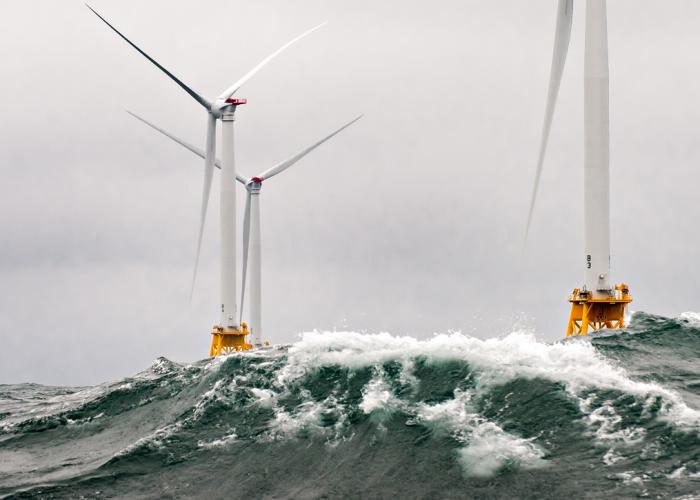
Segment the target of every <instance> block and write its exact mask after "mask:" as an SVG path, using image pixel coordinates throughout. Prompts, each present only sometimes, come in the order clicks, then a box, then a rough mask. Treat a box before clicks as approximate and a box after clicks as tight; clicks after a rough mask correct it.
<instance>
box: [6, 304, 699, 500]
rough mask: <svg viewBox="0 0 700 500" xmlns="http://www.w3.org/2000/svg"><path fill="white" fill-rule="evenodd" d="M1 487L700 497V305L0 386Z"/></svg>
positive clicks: (336, 340)
mask: <svg viewBox="0 0 700 500" xmlns="http://www.w3.org/2000/svg"><path fill="white" fill-rule="evenodd" d="M0 497H9V498H25V497H41V498H103V497H104V498H110V497H119V498H188V497H189V498H191V497H200V498H396V497H400V498H533V499H535V498H536V499H544V498H556V499H567V498H568V499H573V498H616V499H617V498H676V499H696V498H697V499H700V314H698V313H684V314H682V315H681V316H679V317H677V318H665V317H660V316H654V315H651V314H645V313H635V314H634V315H633V317H632V320H631V323H630V326H629V328H628V329H627V330H626V331H625V332H623V333H615V334H600V335H596V336H591V337H588V338H586V339H575V340H572V341H562V342H557V343H544V342H541V341H538V340H537V339H536V338H535V336H534V335H532V334H528V333H525V332H514V333H512V334H510V335H507V336H504V337H501V338H493V339H488V340H482V339H477V338H473V337H470V336H467V335H462V334H459V333H451V334H440V335H435V336H433V337H431V338H429V339H427V340H417V339H414V338H411V337H399V336H392V335H389V334H362V333H356V332H332V333H322V332H311V333H306V334H304V335H303V337H302V339H301V340H300V341H299V342H297V343H295V344H293V345H286V346H277V347H275V348H273V349H270V350H267V351H260V352H250V353H242V354H235V355H231V356H228V357H225V358H218V359H213V360H202V361H198V362H195V363H191V364H179V363H174V362H172V361H169V360H167V359H165V358H159V359H157V360H156V361H155V362H154V363H153V365H152V366H150V367H149V368H147V369H146V370H144V371H143V372H141V373H138V374H136V375H134V376H133V377H130V378H127V379H124V380H120V381H118V382H114V383H107V384H102V385H99V386H94V387H47V386H41V385H35V384H19V385H0Z"/></svg>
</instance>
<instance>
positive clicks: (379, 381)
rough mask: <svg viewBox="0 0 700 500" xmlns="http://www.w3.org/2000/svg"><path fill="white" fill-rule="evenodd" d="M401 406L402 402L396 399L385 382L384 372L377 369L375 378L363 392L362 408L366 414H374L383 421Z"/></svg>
mask: <svg viewBox="0 0 700 500" xmlns="http://www.w3.org/2000/svg"><path fill="white" fill-rule="evenodd" d="M400 405H401V402H400V401H399V400H398V399H397V398H396V397H394V394H393V393H392V392H391V388H390V387H389V385H388V384H387V383H386V381H385V380H384V377H383V372H382V370H380V369H377V370H376V373H375V376H374V377H373V378H372V380H370V381H369V382H368V383H367V385H366V386H365V388H364V389H363V391H362V401H361V402H360V408H361V409H362V411H363V412H365V414H367V415H369V414H373V415H374V417H375V418H377V417H378V418H380V419H381V418H383V417H385V416H388V415H389V414H391V413H392V412H393V411H394V410H395V409H397V408H399V406H400Z"/></svg>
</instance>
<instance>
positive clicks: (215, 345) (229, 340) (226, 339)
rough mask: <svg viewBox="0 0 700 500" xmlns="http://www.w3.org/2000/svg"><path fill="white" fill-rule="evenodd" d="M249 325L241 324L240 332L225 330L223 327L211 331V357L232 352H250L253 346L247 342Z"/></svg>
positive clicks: (216, 327)
mask: <svg viewBox="0 0 700 500" xmlns="http://www.w3.org/2000/svg"><path fill="white" fill-rule="evenodd" d="M247 336H248V325H246V324H245V323H241V328H240V329H239V330H225V329H224V327H222V326H217V325H214V327H213V328H212V331H211V347H210V348H209V356H210V357H214V356H219V355H221V354H230V353H232V352H240V351H249V350H251V349H252V348H253V344H249V343H248V342H247V341H246V337H247Z"/></svg>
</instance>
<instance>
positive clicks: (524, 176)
mask: <svg viewBox="0 0 700 500" xmlns="http://www.w3.org/2000/svg"><path fill="white" fill-rule="evenodd" d="M92 6H93V7H94V8H95V9H97V10H98V11H100V13H101V14H102V15H104V16H105V17H106V18H107V19H108V20H110V21H111V22H112V23H113V24H115V26H117V27H118V28H119V29H121V30H122V31H123V32H124V33H125V34H126V35H127V36H129V37H131V38H132V39H133V40H134V41H135V42H136V43H138V44H140V45H141V46H142V47H143V48H144V49H145V50H146V51H147V52H149V53H150V54H151V55H152V56H154V57H155V58H156V59H157V60H159V61H160V62H161V63H162V64H163V65H165V66H166V67H167V68H169V69H170V70H171V71H172V72H173V73H175V74H176V75H178V76H179V77H180V78H182V79H183V80H184V81H186V82H188V83H189V84H190V85H191V86H192V87H193V88H194V89H196V90H197V91H199V92H201V93H203V94H205V95H209V96H215V95H218V94H219V93H220V92H221V91H222V90H223V89H225V88H226V87H227V86H229V85H230V84H231V83H233V82H234V81H235V80H237V79H238V78H239V77H240V76H241V75H242V74H243V73H245V72H246V71H248V69H250V68H251V67H252V66H254V65H255V64H256V63H257V62H258V61H259V60H260V59H261V58H263V57H264V56H265V55H267V54H268V53H269V52H271V51H272V50H274V49H275V48H277V47H278V46H279V45H281V44H282V43H284V42H286V41H287V40H289V39H290V38H292V37H294V36H295V35H297V34H298V33H300V32H302V31H304V30H306V29H307V28H309V27H311V26H314V25H315V24H318V23H319V22H321V21H324V20H328V21H329V23H328V24H327V25H326V26H325V27H324V28H322V29H321V30H319V31H317V32H315V33H314V34H312V35H311V36H309V37H307V38H306V39H304V40H303V41H301V42H299V43H298V44H296V45H295V46H294V47H292V48H291V49H289V50H288V51H287V52H285V53H284V54H283V55H282V56H280V57H279V58H277V59H276V60H275V61H274V62H272V63H271V64H269V66H268V67H266V68H265V69H264V70H263V71H262V72H260V73H259V74H258V75H257V76H256V77H255V78H254V79H253V80H251V81H250V82H249V83H248V84H247V85H246V86H245V87H244V88H243V90H242V91H241V92H240V96H241V97H246V98H248V102H249V104H248V105H247V106H245V107H243V108H242V109H240V110H239V112H238V117H237V122H236V123H237V125H236V126H237V132H236V133H237V138H236V141H237V165H238V168H239V170H240V171H241V172H242V173H244V174H249V175H252V174H254V173H257V172H259V171H261V170H263V169H265V168H267V167H269V166H271V165H272V164H274V163H275V162H277V161H279V160H281V159H283V158H285V157H286V156H288V155H289V154H291V153H293V152H295V151H296V150H298V149H300V148H301V147H303V146H305V145H307V144H308V143H311V142H313V141H315V140H316V139H317V138H320V137H321V136H323V135H324V134H326V133H328V132H329V131H330V130H332V129H333V128H335V127H336V126H338V125H340V124H341V123H343V122H344V121H347V120H349V119H350V118H352V117H353V116H355V115H357V114H359V113H365V117H364V118H363V119H362V120H361V121H360V122H358V123H356V124H355V125H353V126H352V127H351V128H350V129H348V130H347V131H345V132H343V133H342V134H341V135H339V136H337V137H336V138H334V139H333V140H332V141H330V142H328V143H327V144H325V145H323V146H322V147H321V148H319V149H318V150H317V151H315V152H314V153H312V154H311V155H310V156H308V157H307V158H306V159H304V160H303V161H302V162H300V163H299V164H297V165H295V166H294V167H293V168H292V169H290V170H289V171H287V172H285V173H284V174H282V175H280V176H279V177H276V178H274V179H273V180H270V181H269V182H268V183H266V184H265V186H264V190H263V195H262V220H263V225H262V226H263V266H264V268H263V296H264V298H263V302H264V303H263V322H264V330H265V337H267V338H269V339H270V340H271V341H272V342H274V343H280V342H292V341H294V340H295V339H296V338H298V334H299V333H300V332H303V331H308V330H312V329H321V330H333V329H337V330H344V329H351V330H360V331H364V330H366V331H370V332H372V331H389V332H391V333H393V334H397V335H399V334H402V335H403V334H409V335H413V336H416V337H419V338H426V337H429V336H431V335H432V334H433V333H434V332H444V331H448V330H461V331H463V332H464V333H468V334H470V335H475V336H479V337H489V336H495V335H504V334H507V333H508V332H510V331H512V330H513V329H516V328H527V329H530V330H533V331H534V332H535V333H536V334H537V335H538V336H539V337H540V338H542V339H544V340H547V341H553V340H556V339H558V338H561V337H562V336H563V333H564V328H565V320H566V317H567V314H568V304H567V302H566V298H567V295H568V293H569V292H570V291H571V289H572V288H573V287H575V286H579V285H580V284H581V281H582V275H583V269H582V266H581V262H582V253H583V252H582V208H581V201H582V186H581V180H582V144H583V137H582V124H583V117H582V111H583V109H582V72H583V33H584V3H583V2H576V3H575V13H574V25H573V33H572V43H571V47H570V52H569V59H568V61H567V67H566V69H565V72H564V80H563V83H562V89H561V93H560V97H559V105H558V108H557V111H556V113H555V117H554V125H553V130H552V135H551V140H550V149H549V154H548V157H547V160H546V162H545V170H544V176H543V179H542V185H541V191H540V193H541V195H540V198H539V203H538V206H537V207H536V213H535V219H534V224H533V228H532V231H531V234H530V238H529V241H528V244H527V247H526V249H525V251H524V252H523V251H522V237H523V230H524V224H525V219H526V209H527V204H528V199H529V196H530V191H531V186H532V180H533V174H534V168H535V160H536V153H537V146H538V141H539V134H540V129H541V124H542V117H543V112H544V102H545V96H546V86H547V82H548V73H549V65H550V61H551V52H552V41H553V33H554V20H555V13H556V2H555V0H528V1H523V0H510V1H508V0H504V1H500V2H492V1H486V0H478V1H465V0H454V1H447V0H445V1H440V2H418V1H412V0H411V1H407V0H400V1H399V0H390V1H382V2H377V1H369V0H354V1H335V0H333V1H328V0H324V1H322V0H309V1H297V2H290V1H282V0H276V1H259V0H256V1H253V0H240V1H217V0H202V1H198V2H184V1H172V0H171V1H167V2H166V1H148V2H144V1H142V0H139V1H136V0H119V1H117V0H93V2H92ZM699 25H700V2H697V1H693V0H664V1H661V0H656V1H652V0H644V1H643V0H611V1H609V2H608V29H609V43H610V74H611V92H610V96H611V169H612V170H611V178H612V207H613V215H612V245H613V248H612V277H613V279H614V280H615V281H623V280H624V281H626V282H628V283H629V284H630V287H631V291H632V294H633V296H634V298H635V302H634V304H633V305H632V309H633V310H643V311H647V312H651V313H657V314H664V315H677V314H679V313H680V312H683V311H698V310H700V305H699V304H698V300H700V294H698V283H699V282H700V270H699V268H698V265H697V255H698V244H699V243H700V235H699V234H698V227H699V224H698V220H699V218H700V202H699V201H698V196H697V192H698V181H700V173H699V167H700V141H698V130H699V125H700V85H698V77H699V76H700V50H698V48H699V47H700V30H698V26H699ZM0 62H1V64H2V66H1V67H2V78H0V213H2V218H0V238H1V242H2V245H0V339H1V343H0V383H18V382H27V381H33V382H40V383H45V384H91V383H98V382H101V381H104V380H109V379H115V378H119V377H123V376H127V375H130V374H133V373H135V372H137V371H139V370H141V369H143V368H145V367H146V366H148V365H149V363H150V362H151V361H152V360H153V359H154V358H156V357H157V356H160V355H163V356H166V357H168V358H170V359H174V360H177V361H190V360H195V359H199V358H202V357H204V356H205V355H206V353H207V350H208V344H209V340H210V336H209V331H210V327H211V325H212V324H213V323H214V322H216V321H217V318H218V316H217V305H218V291H219V285H218V234H217V224H218V209H217V206H218V186H217V179H218V175H217V179H215V185H214V190H213V196H212V203H211V205H210V211H209V219H208V224H207V228H206V232H205V242H204V249H203V255H202V264H201V270H200V279H199V282H198V284H197V288H196V292H195V297H194V302H193V304H192V306H191V307H188V293H189V280H190V275H191V271H192V262H193V257H194V247H195V237H196V227H197V220H198V211H199V203H200V190H201V178H202V161H201V160H200V159H199V158H196V157H194V156H193V155H192V154H191V153H189V152H187V151H185V150H183V149H182V148H180V147H179V146H177V145H174V144H172V143H170V142H169V141H168V140H167V139H165V138H163V137H162V136H159V135H158V134H156V133H155V132H153V131H151V130H150V129H148V128H146V127H145V126H144V125H142V124H141V123H139V122H137V121H136V120H134V119H133V118H132V117H130V116H129V115H127V114H126V113H125V109H129V110H133V111H134V112H136V113H139V114H141V115H142V116H144V117H146V118H147V119H150V120H152V121H154V122H156V123H157V124H159V125H161V126H163V127H165V128H167V129H169V130H170V131H172V132H173V133H175V134H177V135H180V136H181V137H183V138H185V139H186V140H188V141H190V142H192V143H195V144H198V145H200V146H202V145H203V143H204V126H205V120H206V116H205V113H204V112H203V110H202V109H201V108H200V107H199V105H198V104H197V103H195V102H194V101H193V100H192V99H191V98H190V97H188V96H187V95H186V94H185V93H184V92H182V90H181V89H179V88H178V87H177V86H176V85H175V84H173V82H171V81H169V80H168V79H167V78H166V77H165V76H164V75H163V74H161V73H160V72H159V71H158V70H157V69H156V68H154V67H153V66H152V65H151V64H150V63H148V62H147V61H146V60H145V59H144V58H143V57H141V56H140V55H139V54H138V53H136V52H135V51H134V50H133V49H132V48H131V47H129V46H128V45H127V44H126V43H125V42H124V41H122V40H121V39H119V38H118V37H117V36H116V35H115V34H114V33H113V32H111V31H110V30H109V29H108V28H107V27H106V26H105V25H104V24H102V23H101V22H100V21H99V20H98V19H97V18H96V17H95V16H94V15H93V14H92V13H91V12H90V11H89V10H88V9H87V8H86V7H85V6H84V5H83V3H82V2H79V1H66V0H62V1H53V0H52V1H49V0H34V1H24V2H9V1H6V2H3V3H2V6H0ZM240 198H242V196H241V197H240Z"/></svg>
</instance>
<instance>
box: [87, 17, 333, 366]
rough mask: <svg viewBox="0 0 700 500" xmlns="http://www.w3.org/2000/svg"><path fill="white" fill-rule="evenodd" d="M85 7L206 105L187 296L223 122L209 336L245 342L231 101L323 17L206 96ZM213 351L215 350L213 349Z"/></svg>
mask: <svg viewBox="0 0 700 500" xmlns="http://www.w3.org/2000/svg"><path fill="white" fill-rule="evenodd" d="M87 7H88V8H89V9H90V10H91V11H92V12H93V13H94V14H95V15H96V16H97V17H99V18H100V19H101V20H102V21H103V22H104V23H105V24H106V25H107V26H109V27H110V28H111V29H112V30H113V31H114V32H115V33H116V34H117V35H119V36H120V37H121V38H122V39H123V40H124V41H126V42H127V43H128V44H129V45H131V46H132V47H133V48H134V49H136V50H137V51H138V52H139V53H140V54H141V55H143V56H144V57H145V58H146V59H148V60H149V61H150V62H151V63H153V64H154V65H155V66H156V67H157V68H158V69H160V70H161V71H162V72H163V73H165V74H166V75H167V76H168V77H169V78H170V79H171V80H173V81H174V82H175V83H177V84H178V85H179V86H180V87H181V88H182V89H183V90H184V91H185V92H187V93H188V94H189V95H190V97H192V98H193V99H194V100H195V101H197V102H198V103H199V104H200V105H201V106H202V107H204V109H205V110H206V111H207V115H208V117H207V134H206V152H205V159H204V183H203V186H202V208H201V213H200V223H199V233H198V238H197V251H196V255H195V264H194V271H193V273H192V285H191V288H190V299H191V297H192V293H193V291H194V284H195V281H196V277H197V267H198V264H199V255H200V250H201V246H202V236H203V234H204V222H205V220H206V214H207V205H208V203H209V192H210V191H211V182H212V177H213V173H214V161H215V156H216V122H217V120H218V119H220V120H221V122H222V127H221V129H222V130H221V141H222V159H223V161H222V163H221V167H222V168H221V171H222V172H221V197H220V211H221V223H220V238H221V322H220V324H219V325H218V326H216V327H215V329H214V331H213V332H212V333H213V335H214V339H213V340H212V352H213V351H214V350H215V349H214V343H215V341H217V342H218V351H219V352H221V351H222V350H223V351H224V352H225V351H229V350H240V349H245V348H248V347H247V346H248V345H249V344H246V343H245V335H246V334H247V331H245V329H243V330H242V329H241V326H240V324H239V318H238V311H237V305H236V302H237V301H236V189H235V184H234V182H233V181H234V179H235V178H236V166H235V161H234V148H233V144H234V143H233V122H234V115H235V111H236V107H237V106H239V105H241V104H245V103H246V100H245V99H236V98H234V97H233V96H234V94H235V93H236V92H237V91H238V90H239V89H240V88H241V86H242V85H243V84H244V83H246V82H247V81H248V80H249V79H250V78H252V77H253V76H254V75H255V74H256V73H257V72H258V71H260V69H261V68H262V67H263V66H265V65H266V64H267V63H268V62H269V61H270V60H272V59H273V58H274V57H275V56H277V55H278V54H279V53H281V52H282V51H283V50H285V49H286V48H288V47H289V46H290V45H292V44H293V43H294V42H296V41H298V40H300V39H301V38H303V37H305V36H306V35H308V34H309V33H311V32H313V31H315V30H317V29H318V28H320V27H321V26H323V25H324V24H325V23H322V24H319V25H318V26H315V27H314V28H311V29H310V30H308V31H306V32H304V33H302V34H301V35H299V36H297V37H296V38H294V39H293V40H291V41H289V42H287V43H286V44H285V45H283V46H282V47H280V48H279V49H277V50H276V51H275V52H273V53H272V54H270V55H269V56H267V57H266V58H265V59H263V60H262V61H261V62H260V63H259V64H258V65H257V66H255V67H254V68H253V69H251V70H250V71H249V72H248V73H246V74H245V75H244V76H243V77H241V78H240V79H239V80H238V81H237V82H236V83H234V84H233V85H231V86H230V87H229V88H227V89H226V90H225V91H224V92H222V93H221V94H220V95H219V96H218V97H217V98H216V99H215V100H213V101H210V100H208V99H207V98H205V97H204V96H202V95H201V94H199V93H197V92H195V91H194V90H192V88H190V87H189V86H187V85H186V84H185V83H183V82H182V81H181V80H179V79H178V78H177V77H176V76H175V75H173V74H172V73H171V72H170V71H168V70H167V69H165V68H164V67H163V66H161V65H160V64H159V63H158V62H157V61H156V60H155V59H153V58H152V57H151V56H149V55H148V54H146V52H144V51H143V50H141V49H140V48H139V47H137V46H136V45H135V44H134V43H133V42H131V40H129V39H128V38H126V37H125V36H124V35H123V34H122V33H120V32H119V31H118V30H117V29H116V28H115V27H114V26H112V25H111V24H110V23H109V22H108V21H107V20H106V19H105V18H104V17H102V16H101V15H100V14H98V13H97V12H96V11H95V10H94V9H93V8H92V7H90V6H89V5H87ZM216 354H218V352H217V353H216Z"/></svg>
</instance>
